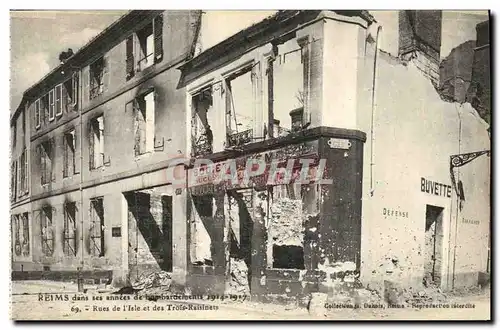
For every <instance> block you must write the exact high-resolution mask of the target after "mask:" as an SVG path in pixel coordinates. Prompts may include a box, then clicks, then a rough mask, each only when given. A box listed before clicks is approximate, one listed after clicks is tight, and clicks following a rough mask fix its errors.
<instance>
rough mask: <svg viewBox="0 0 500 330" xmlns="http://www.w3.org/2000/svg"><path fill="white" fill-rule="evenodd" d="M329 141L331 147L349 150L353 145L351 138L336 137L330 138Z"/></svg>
mask: <svg viewBox="0 0 500 330" xmlns="http://www.w3.org/2000/svg"><path fill="white" fill-rule="evenodd" d="M327 143H328V145H329V146H330V148H331V149H344V150H348V149H349V148H351V145H352V144H351V141H349V140H345V139H335V138H330V139H329V140H328V142H327Z"/></svg>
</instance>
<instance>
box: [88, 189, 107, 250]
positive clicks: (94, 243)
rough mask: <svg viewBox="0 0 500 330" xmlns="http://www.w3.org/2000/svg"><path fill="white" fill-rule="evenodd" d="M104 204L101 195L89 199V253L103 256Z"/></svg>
mask: <svg viewBox="0 0 500 330" xmlns="http://www.w3.org/2000/svg"><path fill="white" fill-rule="evenodd" d="M104 229H105V226H104V206H103V199H102V197H98V198H93V199H91V200H90V229H89V237H90V249H89V250H90V251H89V252H90V254H91V255H92V256H95V257H103V256H104V252H105V251H104Z"/></svg>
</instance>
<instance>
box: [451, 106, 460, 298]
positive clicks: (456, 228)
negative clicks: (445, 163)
mask: <svg viewBox="0 0 500 330" xmlns="http://www.w3.org/2000/svg"><path fill="white" fill-rule="evenodd" d="M460 107H462V105H460ZM455 109H456V110H457V116H458V154H460V153H461V152H462V151H461V146H462V117H461V116H460V111H459V110H458V109H457V105H456V104H455ZM457 171H458V172H457V180H456V183H457V184H458V183H459V182H460V168H459V167H457ZM451 175H453V173H452V174H451ZM453 188H455V187H453ZM455 192H456V191H455ZM456 195H457V203H456V206H455V207H456V212H455V239H454V242H453V269H452V274H451V276H452V277H451V289H452V290H453V289H454V288H455V269H456V260H457V235H458V213H459V212H458V211H459V205H460V197H459V196H458V194H456ZM452 220H453V218H452V217H451V216H450V238H451V222H452ZM450 244H451V240H450Z"/></svg>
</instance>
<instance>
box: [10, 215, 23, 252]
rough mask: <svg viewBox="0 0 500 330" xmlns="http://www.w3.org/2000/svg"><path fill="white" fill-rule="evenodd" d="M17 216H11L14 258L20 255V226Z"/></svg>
mask: <svg viewBox="0 0 500 330" xmlns="http://www.w3.org/2000/svg"><path fill="white" fill-rule="evenodd" d="M20 220H21V219H19V215H13V216H12V221H13V223H12V237H13V238H14V252H15V254H16V256H20V255H21V225H20Z"/></svg>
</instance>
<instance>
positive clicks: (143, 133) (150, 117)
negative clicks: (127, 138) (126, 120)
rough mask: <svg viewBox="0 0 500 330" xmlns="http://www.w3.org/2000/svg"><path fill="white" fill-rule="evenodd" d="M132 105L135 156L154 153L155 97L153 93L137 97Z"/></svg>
mask: <svg viewBox="0 0 500 330" xmlns="http://www.w3.org/2000/svg"><path fill="white" fill-rule="evenodd" d="M133 103H134V104H133V105H134V132H135V143H134V151H135V155H136V156H139V155H142V154H145V153H148V152H152V151H154V140H155V97H154V91H152V92H149V93H147V94H144V95H141V96H140V97H137V98H136V99H135V100H134V101H133Z"/></svg>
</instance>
